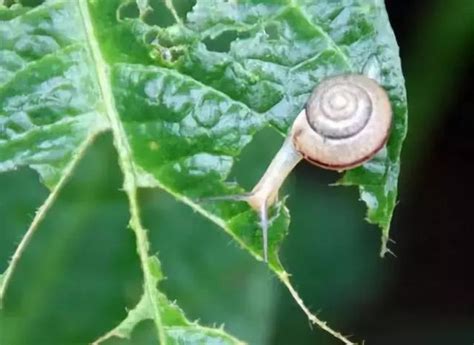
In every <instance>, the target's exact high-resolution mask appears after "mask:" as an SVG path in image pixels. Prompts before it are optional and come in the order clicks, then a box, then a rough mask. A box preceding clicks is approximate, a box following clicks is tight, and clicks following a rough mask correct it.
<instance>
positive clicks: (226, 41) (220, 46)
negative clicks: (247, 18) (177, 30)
mask: <svg viewBox="0 0 474 345" xmlns="http://www.w3.org/2000/svg"><path fill="white" fill-rule="evenodd" d="M247 37H249V34H248V33H242V32H238V31H236V30H229V31H224V32H223V33H221V34H219V35H218V36H217V37H214V38H211V37H207V38H206V39H204V41H203V43H204V44H205V45H206V48H207V50H208V51H211V52H219V53H226V52H229V51H230V45H231V44H232V42H234V41H235V40H239V39H244V38H247Z"/></svg>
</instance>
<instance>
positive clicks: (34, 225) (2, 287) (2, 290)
mask: <svg viewBox="0 0 474 345" xmlns="http://www.w3.org/2000/svg"><path fill="white" fill-rule="evenodd" d="M97 134H98V132H94V133H93V134H92V135H90V136H89V137H88V138H87V140H85V141H84V142H83V143H82V144H81V146H80V147H79V150H78V151H77V153H76V154H75V157H74V159H73V160H72V161H71V162H70V163H69V165H68V166H67V167H66V169H65V170H64V173H63V175H62V177H61V179H60V180H59V182H58V183H57V184H56V186H54V188H53V189H52V191H51V193H50V194H49V196H48V198H47V199H46V200H45V201H44V203H43V204H42V205H41V206H40V207H39V209H38V211H36V214H35V217H34V218H33V221H32V222H31V225H30V226H29V228H28V230H27V231H26V233H25V235H24V236H23V238H22V239H21V241H20V244H19V245H18V246H17V248H16V250H15V252H14V253H13V256H12V258H11V260H10V263H9V264H8V267H7V269H6V271H5V272H4V273H3V275H2V276H1V277H2V279H1V280H0V308H1V307H2V301H3V299H4V297H5V294H6V292H7V288H8V285H9V283H10V281H11V278H12V276H13V273H14V272H15V269H16V267H17V266H18V262H19V261H20V259H21V257H22V255H23V253H24V252H25V250H26V247H27V246H28V244H29V243H30V241H31V239H32V238H33V235H34V234H35V233H36V230H37V229H38V227H39V225H40V224H41V222H42V221H43V219H44V217H45V216H46V213H47V212H48V211H49V209H50V208H51V206H52V205H53V204H54V202H55V201H56V198H57V197H58V195H59V193H60V191H61V190H62V188H63V187H64V185H65V184H66V182H67V181H68V180H69V177H70V176H71V175H72V172H73V171H74V169H75V167H76V165H77V163H78V162H79V161H80V160H81V158H82V157H83V156H84V153H85V152H86V150H87V148H88V147H89V146H90V145H91V143H92V142H93V141H94V139H95V137H96V136H97Z"/></svg>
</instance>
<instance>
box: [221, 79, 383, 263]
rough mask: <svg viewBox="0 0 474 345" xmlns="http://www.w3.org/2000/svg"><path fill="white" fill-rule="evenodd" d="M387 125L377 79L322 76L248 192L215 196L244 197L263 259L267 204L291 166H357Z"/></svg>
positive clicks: (378, 141)
mask: <svg viewBox="0 0 474 345" xmlns="http://www.w3.org/2000/svg"><path fill="white" fill-rule="evenodd" d="M391 123H392V109H391V104H390V100H389V98H388V96H387V93H386V92H385V90H384V89H383V88H382V87H381V86H380V85H379V84H378V83H377V82H375V81H374V80H372V79H370V78H368V77H367V76H364V75H357V74H348V75H339V76H335V77H330V78H327V79H325V80H323V81H322V82H321V83H320V84H319V85H317V86H316V87H315V88H314V90H313V92H312V93H311V96H310V98H309V100H308V102H307V103H306V106H305V108H304V109H303V110H302V111H301V113H300V114H299V115H298V116H297V117H296V119H295V121H294V123H293V126H292V128H291V130H290V132H289V135H288V136H287V138H286V139H285V142H284V143H283V145H282V147H281V148H280V150H279V151H278V153H277V154H276V155H275V157H274V158H273V160H272V162H271V163H270V165H269V167H268V168H267V170H266V171H265V173H264V175H263V176H262V178H261V179H260V181H259V182H258V183H257V185H256V186H255V187H254V188H253V190H252V192H250V193H249V194H246V195H243V196H242V195H241V196H233V197H232V196H231V197H223V198H219V199H233V200H243V201H246V202H247V203H248V204H249V205H250V206H251V207H252V208H253V209H254V210H256V211H257V212H258V213H259V215H260V221H261V228H262V233H263V252H264V260H265V261H267V260H268V254H267V252H268V250H267V236H268V208H269V207H270V206H271V205H273V204H274V203H275V201H276V200H277V198H278V191H279V189H280V187H281V185H282V184H283V182H284V181H285V179H286V177H287V176H288V175H289V174H290V172H291V171H292V170H293V168H294V167H295V166H296V165H297V164H298V163H299V162H300V161H301V160H302V159H306V160H307V161H309V162H310V163H312V164H315V165H317V166H320V167H323V168H325V169H331V170H337V171H343V170H347V169H351V168H354V167H357V166H359V165H362V164H363V163H364V162H366V161H368V160H370V159H371V158H372V157H373V156H374V155H375V154H376V153H377V152H378V151H379V150H380V149H381V148H382V147H383V146H384V144H385V143H386V141H387V139H388V137H389V133H390V127H391Z"/></svg>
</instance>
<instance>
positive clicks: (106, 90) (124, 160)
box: [79, 0, 167, 345]
mask: <svg viewBox="0 0 474 345" xmlns="http://www.w3.org/2000/svg"><path fill="white" fill-rule="evenodd" d="M79 12H80V14H81V17H82V22H83V25H84V29H85V31H86V37H87V44H88V45H89V50H90V54H91V58H92V60H93V65H94V67H95V70H96V73H97V80H98V84H99V89H100V92H101V94H102V99H103V105H104V109H105V115H106V116H107V118H108V120H109V122H110V126H111V129H112V133H113V137H114V144H115V147H116V149H117V152H118V155H119V164H120V167H121V170H122V172H123V174H124V190H125V192H126V193H127V197H128V201H129V204H130V227H131V228H132V230H133V232H134V233H135V237H136V239H137V252H138V255H139V257H140V263H141V268H142V272H143V281H144V283H143V286H144V291H145V293H146V295H147V296H148V299H149V302H150V304H151V306H152V309H153V321H154V324H155V328H156V332H157V335H158V339H159V342H160V344H161V345H166V344H167V341H166V335H165V330H164V325H163V322H162V320H161V311H160V307H159V305H158V299H157V287H156V286H155V279H154V278H153V274H152V272H151V270H150V267H149V264H148V262H149V253H148V247H149V245H148V243H149V241H148V237H147V234H146V230H145V229H144V227H143V226H142V224H141V220H140V211H139V207H138V201H137V177H136V171H135V165H134V163H133V158H132V152H131V148H130V147H129V145H128V141H127V137H126V134H125V130H124V128H123V126H122V123H121V121H120V117H119V114H118V113H117V109H116V108H115V100H114V97H113V93H112V89H111V82H110V78H109V73H108V72H109V70H108V67H107V64H106V63H105V61H104V60H103V58H102V54H101V51H100V48H99V44H98V42H97V39H96V37H95V34H94V29H93V26H92V18H91V16H90V13H89V8H88V4H87V0H80V1H79Z"/></svg>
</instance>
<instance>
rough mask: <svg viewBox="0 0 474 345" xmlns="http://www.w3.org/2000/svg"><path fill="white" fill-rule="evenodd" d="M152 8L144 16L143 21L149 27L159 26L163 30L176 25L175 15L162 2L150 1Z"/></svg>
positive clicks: (159, 0) (157, 0) (158, 0)
mask: <svg viewBox="0 0 474 345" xmlns="http://www.w3.org/2000/svg"><path fill="white" fill-rule="evenodd" d="M149 4H150V7H151V8H152V10H150V11H148V12H147V13H146V14H145V15H144V16H143V21H144V22H145V23H147V24H148V25H157V26H159V27H161V28H167V27H168V26H171V25H173V24H175V23H176V21H175V19H174V17H173V14H172V13H171V11H170V10H169V8H168V7H166V5H165V3H164V1H162V0H150V1H149Z"/></svg>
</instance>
